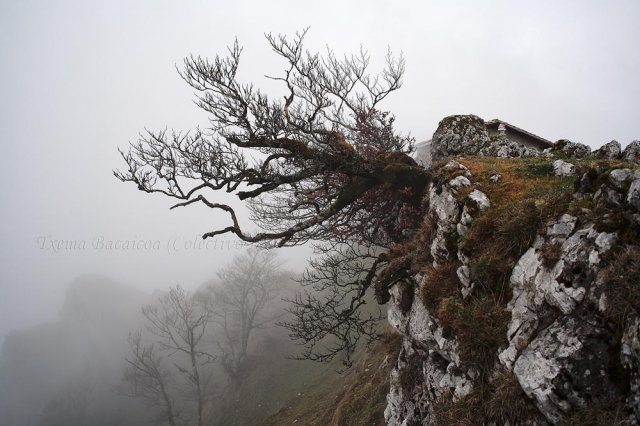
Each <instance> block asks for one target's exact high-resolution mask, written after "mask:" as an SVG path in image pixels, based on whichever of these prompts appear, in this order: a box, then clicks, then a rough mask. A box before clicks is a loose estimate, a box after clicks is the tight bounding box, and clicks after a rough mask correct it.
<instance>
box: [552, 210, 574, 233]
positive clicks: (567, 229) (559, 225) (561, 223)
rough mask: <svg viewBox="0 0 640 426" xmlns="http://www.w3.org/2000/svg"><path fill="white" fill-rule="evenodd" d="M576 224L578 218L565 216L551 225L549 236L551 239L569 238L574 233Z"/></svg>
mask: <svg viewBox="0 0 640 426" xmlns="http://www.w3.org/2000/svg"><path fill="white" fill-rule="evenodd" d="M576 222H578V218H577V217H575V216H571V215H569V214H563V215H562V216H561V217H560V219H558V220H557V221H555V222H551V223H549V225H548V226H547V235H548V236H549V237H562V238H567V237H568V236H569V235H571V233H572V232H573V229H574V228H575V226H576Z"/></svg>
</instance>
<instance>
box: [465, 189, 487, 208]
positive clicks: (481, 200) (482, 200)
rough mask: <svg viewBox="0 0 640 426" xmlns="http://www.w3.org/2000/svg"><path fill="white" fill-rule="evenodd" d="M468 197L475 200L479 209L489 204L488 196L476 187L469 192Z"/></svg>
mask: <svg viewBox="0 0 640 426" xmlns="http://www.w3.org/2000/svg"><path fill="white" fill-rule="evenodd" d="M469 199H470V200H472V201H475V203H476V205H477V206H478V210H480V211H484V210H486V209H488V208H489V207H490V206H491V202H490V201H489V198H487V196H486V195H485V194H484V192H482V191H478V190H477V189H474V190H473V191H472V192H471V194H469Z"/></svg>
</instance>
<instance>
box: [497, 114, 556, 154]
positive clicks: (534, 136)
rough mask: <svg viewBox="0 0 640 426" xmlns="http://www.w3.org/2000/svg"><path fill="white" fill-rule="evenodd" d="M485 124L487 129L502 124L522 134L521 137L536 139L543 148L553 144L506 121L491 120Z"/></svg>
mask: <svg viewBox="0 0 640 426" xmlns="http://www.w3.org/2000/svg"><path fill="white" fill-rule="evenodd" d="M485 124H486V125H487V127H489V126H494V125H496V126H498V125H500V124H504V126H505V127H507V128H510V129H511V130H514V131H516V132H518V133H522V134H523V135H527V136H529V137H531V138H533V139H536V140H537V141H538V142H540V143H541V144H543V145H545V146H547V147H549V148H550V147H552V146H553V142H551V141H549V140H547V139H545V138H541V137H540V136H538V135H534V134H533V133H531V132H527V131H526V130H524V129H521V128H520V127H517V126H514V125H513V124H509V123H507V122H506V121H502V120H498V119H497V118H494V119H493V120H489V121H487V122H486V123H485Z"/></svg>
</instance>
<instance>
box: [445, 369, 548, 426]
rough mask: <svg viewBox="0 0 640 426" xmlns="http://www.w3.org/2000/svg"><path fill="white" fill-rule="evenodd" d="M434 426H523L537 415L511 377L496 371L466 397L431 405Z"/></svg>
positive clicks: (511, 375) (512, 376)
mask: <svg viewBox="0 0 640 426" xmlns="http://www.w3.org/2000/svg"><path fill="white" fill-rule="evenodd" d="M433 409H434V416H435V422H434V424H436V425H443V426H444V425H481V424H492V423H493V424H499V425H502V424H507V422H508V423H509V424H523V423H524V422H526V421H527V420H535V419H537V418H539V416H540V414H539V413H538V411H537V410H536V409H535V407H534V406H533V405H532V404H531V402H530V401H529V400H528V399H527V396H526V395H525V394H524V392H523V391H522V388H521V387H520V384H519V383H518V381H517V379H516V378H515V376H514V375H513V373H511V372H509V371H506V370H499V371H497V372H496V374H495V375H494V376H493V377H492V378H491V380H490V381H489V382H488V383H486V384H484V385H483V386H478V387H476V389H474V390H473V392H471V393H470V394H469V395H467V396H466V397H464V398H461V399H459V400H457V401H453V398H452V396H451V395H443V396H442V397H440V398H439V399H438V400H437V401H436V403H435V404H434V407H433Z"/></svg>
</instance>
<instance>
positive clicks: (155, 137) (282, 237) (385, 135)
mask: <svg viewBox="0 0 640 426" xmlns="http://www.w3.org/2000/svg"><path fill="white" fill-rule="evenodd" d="M305 35H306V30H305V31H302V32H300V33H297V34H296V35H295V36H294V37H293V38H287V37H286V36H282V35H279V36H274V35H272V34H267V35H266V39H267V41H268V43H269V46H270V47H271V49H272V50H273V51H274V52H275V53H276V54H277V55H278V56H280V57H281V58H282V59H283V60H284V62H285V64H286V67H285V69H284V71H283V73H282V75H279V76H269V77H268V78H270V79H272V80H275V81H277V82H280V83H282V88H283V93H284V94H283V95H282V96H281V97H276V98H272V97H270V96H269V95H268V94H267V93H265V92H264V91H261V90H260V89H259V88H256V87H255V86H254V85H253V84H250V83H243V82H240V81H239V80H238V78H237V72H238V68H239V66H240V57H241V53H242V48H241V47H240V46H239V44H238V42H237V41H236V42H235V43H234V44H233V45H232V46H231V47H229V48H228V52H227V54H226V55H225V56H216V57H215V59H213V60H209V59H206V58H202V57H200V56H191V57H188V58H186V59H185V60H184V66H183V68H182V70H181V71H179V73H180V76H181V77H182V78H183V79H184V80H185V81H186V82H187V83H188V84H189V85H190V86H191V87H192V88H193V89H194V90H195V95H196V104H197V105H198V106H199V107H200V108H202V109H203V110H205V111H206V112H207V113H208V114H209V126H208V128H207V129H196V130H194V131H187V132H180V131H172V132H168V131H146V132H145V133H144V134H142V135H141V136H140V138H139V140H138V141H137V142H135V143H132V144H131V146H130V148H129V150H128V151H126V152H125V151H121V154H122V157H123V159H124V161H125V163H126V168H125V169H124V170H122V171H115V172H114V173H115V175H116V177H117V178H118V179H120V180H122V181H126V182H133V183H134V184H135V185H137V187H138V188H139V189H140V190H141V191H144V192H147V193H161V194H163V195H165V196H168V197H170V198H173V199H174V200H175V201H176V203H175V204H174V205H173V207H172V208H177V207H184V206H189V205H192V204H200V205H205V206H207V207H209V208H211V209H213V210H219V211H221V212H224V213H225V214H226V215H228V218H229V219H228V220H229V224H228V225H227V226H222V227H220V228H219V229H213V230H209V231H207V232H205V233H204V234H203V238H211V237H215V236H216V235H221V234H229V233H230V234H235V235H236V236H237V237H238V238H240V239H241V240H243V241H245V242H247V243H259V244H262V245H265V246H278V247H282V246H294V245H299V244H303V243H307V242H310V241H312V242H315V243H320V246H319V250H320V251H322V252H324V253H325V254H326V255H327V256H325V258H324V260H319V261H317V264H316V265H315V266H316V267H317V268H316V272H309V273H308V274H307V278H309V279H310V280H308V282H310V283H311V284H312V285H314V286H316V288H317V289H320V290H327V289H332V290H331V291H329V292H327V291H325V292H324V293H323V296H321V299H318V296H314V295H311V294H307V295H306V296H304V297H301V298H299V299H298V300H296V304H297V306H298V308H301V309H293V311H294V313H296V315H297V316H298V317H299V320H300V321H303V320H304V321H308V320H310V319H312V318H316V319H318V318H320V317H322V318H324V321H323V324H322V325H321V327H320V329H319V330H318V329H316V330H314V331H313V332H311V334H309V331H308V330H307V329H306V327H303V328H298V329H296V328H292V329H291V330H292V335H293V336H294V337H296V338H299V339H301V340H302V341H303V343H305V344H306V345H307V346H308V347H309V345H310V346H314V344H313V342H316V343H317V341H318V339H319V340H320V341H321V340H323V339H324V338H325V337H327V336H331V335H332V336H334V337H337V338H338V340H339V341H347V342H348V343H347V344H346V346H345V345H338V347H336V348H334V349H331V350H328V351H326V353H325V355H327V356H328V359H330V358H332V357H333V356H334V355H335V354H337V353H339V352H341V351H343V350H345V349H349V348H351V347H352V346H353V345H354V344H355V342H354V341H353V340H354V339H355V340H356V341H357V339H358V338H359V336H361V335H362V334H363V333H364V334H367V330H366V329H365V328H362V326H363V324H369V325H370V322H371V321H373V320H372V319H371V317H367V318H368V319H366V318H361V317H359V315H358V309H359V308H360V307H361V306H362V305H363V304H364V303H365V295H366V293H367V290H368V289H369V288H370V287H371V285H372V283H373V282H374V279H375V278H376V277H379V276H387V278H389V277H392V276H393V275H394V274H386V275H385V274H381V273H380V272H381V269H382V268H384V266H385V265H386V264H387V263H388V258H387V257H386V256H385V253H384V252H385V249H389V248H390V247H391V246H392V245H393V244H396V243H398V242H400V241H402V239H404V238H405V237H406V235H407V233H408V232H410V231H411V229H414V228H415V227H416V224H417V223H418V221H419V220H420V211H421V209H420V208H421V204H420V203H421V198H422V195H423V193H424V190H425V187H426V185H427V183H428V182H429V175H428V174H427V172H426V171H425V169H424V168H422V167H420V166H419V165H418V164H417V163H416V162H415V161H414V160H413V159H412V158H411V156H410V154H411V152H412V151H413V140H412V139H411V138H410V137H408V136H403V135H400V134H398V133H397V132H396V131H395V129H394V117H393V116H392V115H391V114H389V113H388V112H384V111H382V110H381V109H380V103H381V102H382V101H383V100H384V99H385V98H387V96H388V95H390V94H391V93H393V92H394V91H396V90H398V89H399V88H400V87H401V85H402V76H403V74H404V70H405V62H404V59H403V58H402V56H399V57H396V56H394V55H393V54H392V53H391V52H390V51H389V52H388V54H387V56H386V58H385V66H384V69H383V70H382V71H381V72H380V73H377V74H372V73H370V71H369V68H370V57H369V55H368V53H367V52H366V51H364V50H362V49H361V50H360V52H359V53H358V54H355V55H350V56H344V57H341V58H339V57H338V56H337V55H336V54H335V53H334V52H333V51H331V50H329V49H328V50H327V52H326V53H324V54H320V53H311V52H309V51H307V50H305V49H304V48H303V44H304V43H303V42H304V38H305ZM219 191H224V192H227V193H233V194H235V195H237V197H238V198H239V199H240V200H243V201H245V202H246V205H247V206H248V208H249V209H250V211H251V219H252V220H253V221H254V222H255V223H256V224H257V225H258V226H259V227H260V231H259V232H256V233H249V232H246V231H245V228H243V226H242V225H241V224H240V222H239V220H238V216H237V215H236V212H235V210H234V209H233V208H232V207H231V206H230V205H228V204H224V203H219V202H217V201H216V199H215V194H216V192H219ZM344 254H349V256H347V257H345V256H343V255H344ZM336 274H338V275H340V277H338V276H336ZM390 284H391V283H389V282H387V283H385V285H382V286H378V287H380V288H381V290H380V291H378V292H377V297H378V301H379V302H381V303H384V302H386V300H387V299H388V292H387V288H388V286H389V285H390ZM327 307H329V310H330V311H333V313H331V314H330V315H328V316H327V315H326V314H327V312H328V311H327ZM319 308H324V309H323V313H322V315H321V313H320V312H316V311H317V310H318V309H319ZM310 312H311V317H309V315H310ZM369 334H370V335H373V332H371V333H369ZM345 339H346V340H345ZM309 353H310V352H309ZM320 359H323V360H324V359H327V357H325V356H322V357H320Z"/></svg>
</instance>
